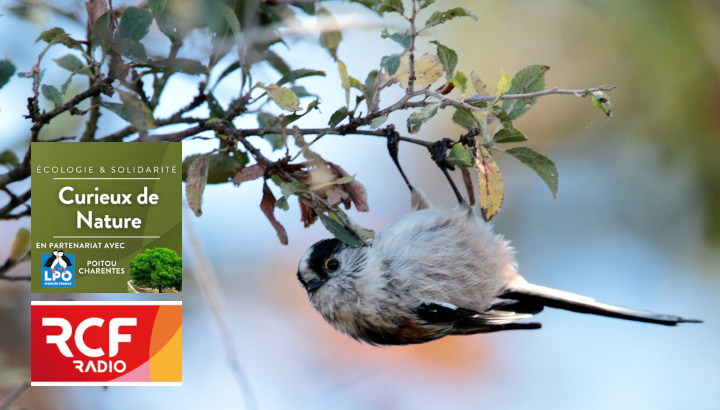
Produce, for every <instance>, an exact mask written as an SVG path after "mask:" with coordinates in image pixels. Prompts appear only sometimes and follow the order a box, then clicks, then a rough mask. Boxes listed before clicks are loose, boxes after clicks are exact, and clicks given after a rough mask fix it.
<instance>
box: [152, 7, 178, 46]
mask: <svg viewBox="0 0 720 410" xmlns="http://www.w3.org/2000/svg"><path fill="white" fill-rule="evenodd" d="M155 21H156V22H157V25H158V28H159V29H160V31H161V32H162V33H163V34H165V37H167V38H168V39H170V41H171V42H172V43H177V42H178V41H180V39H181V38H182V33H181V31H180V27H179V26H178V24H177V23H176V22H175V18H173V16H172V15H171V14H170V13H168V11H167V10H165V11H163V12H162V13H160V15H158V16H156V17H155Z"/></svg>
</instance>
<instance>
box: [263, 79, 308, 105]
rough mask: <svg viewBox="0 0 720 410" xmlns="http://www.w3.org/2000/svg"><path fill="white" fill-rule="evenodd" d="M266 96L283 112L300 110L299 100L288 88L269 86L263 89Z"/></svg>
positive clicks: (275, 85)
mask: <svg viewBox="0 0 720 410" xmlns="http://www.w3.org/2000/svg"><path fill="white" fill-rule="evenodd" d="M265 90H267V93H268V95H269V96H270V98H272V100H273V101H275V104H277V105H278V106H280V108H282V109H283V110H287V111H297V110H299V109H300V105H299V104H300V100H299V99H298V96H297V95H295V93H294V92H292V90H291V89H289V88H284V87H280V86H278V85H277V84H270V85H268V86H267V87H265Z"/></svg>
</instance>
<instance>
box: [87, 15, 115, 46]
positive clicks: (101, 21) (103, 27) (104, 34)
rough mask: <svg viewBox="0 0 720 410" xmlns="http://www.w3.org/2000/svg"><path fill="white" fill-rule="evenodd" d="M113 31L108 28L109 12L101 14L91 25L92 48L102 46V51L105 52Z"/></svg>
mask: <svg viewBox="0 0 720 410" xmlns="http://www.w3.org/2000/svg"><path fill="white" fill-rule="evenodd" d="M112 37H113V31H112V29H111V28H110V12H106V13H103V15H102V16H100V17H98V18H97V19H96V20H95V23H93V29H92V37H91V38H92V48H93V50H94V49H95V47H97V46H102V49H103V51H107V50H108V49H109V48H110V45H111V44H112Z"/></svg>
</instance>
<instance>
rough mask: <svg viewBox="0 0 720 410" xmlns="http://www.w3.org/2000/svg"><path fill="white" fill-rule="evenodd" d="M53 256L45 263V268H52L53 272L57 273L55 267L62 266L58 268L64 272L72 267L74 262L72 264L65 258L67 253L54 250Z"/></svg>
mask: <svg viewBox="0 0 720 410" xmlns="http://www.w3.org/2000/svg"><path fill="white" fill-rule="evenodd" d="M52 254H53V256H51V257H49V258H48V260H47V261H46V262H45V267H46V268H50V269H51V270H52V271H53V272H55V266H56V265H60V266H59V267H58V270H60V271H62V272H64V271H65V270H66V269H67V267H68V266H72V262H70V258H68V257H67V256H65V253H64V252H63V251H58V250H54V251H53V253H52Z"/></svg>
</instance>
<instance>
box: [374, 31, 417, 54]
mask: <svg viewBox="0 0 720 410" xmlns="http://www.w3.org/2000/svg"><path fill="white" fill-rule="evenodd" d="M381 37H382V38H389V39H390V40H393V41H394V42H396V43H398V44H400V45H401V46H402V48H404V49H405V51H410V44H411V42H412V38H411V37H410V31H405V32H404V33H392V34H390V33H388V31H387V29H384V30H383V31H382V34H381Z"/></svg>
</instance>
